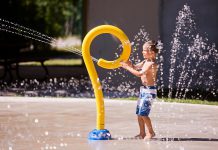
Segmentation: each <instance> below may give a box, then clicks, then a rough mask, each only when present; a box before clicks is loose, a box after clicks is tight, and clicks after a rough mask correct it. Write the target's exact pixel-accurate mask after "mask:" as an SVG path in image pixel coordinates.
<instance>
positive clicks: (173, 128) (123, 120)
mask: <svg viewBox="0 0 218 150" xmlns="http://www.w3.org/2000/svg"><path fill="white" fill-rule="evenodd" d="M0 103H1V104H0V149H1V150H29V149H32V150H51V149H53V150H54V149H57V150H74V149H75V150H111V149H113V150H123V149H127V150H132V149H135V150H142V149H143V150H144V149H147V150H149V149H151V150H156V149H158V150H159V149H172V150H176V149H178V150H185V149H187V150H196V149H198V150H201V149H202V150H207V149H216V148H217V147H218V117H217V114H218V106H208V105H193V104H177V103H166V102H155V103H154V105H153V108H152V112H151V115H150V117H151V119H152V122H153V126H154V130H155V132H156V137H155V138H154V139H153V140H150V141H144V140H138V139H134V138H133V137H134V136H135V135H136V134H138V125H137V120H136V115H135V105H136V102H135V101H123V100H122V101H120V100H108V99H105V112H106V116H105V117H106V118H105V122H106V123H105V128H106V129H108V130H109V131H110V133H111V134H112V138H113V140H109V141H89V140H88V139H87V135H88V133H89V132H90V131H92V130H93V129H94V128H95V127H96V107H95V99H87V98H49V97H48V98H40V97H34V98H33V97H32V98H30V97H0Z"/></svg>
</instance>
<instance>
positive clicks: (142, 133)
mask: <svg viewBox="0 0 218 150" xmlns="http://www.w3.org/2000/svg"><path fill="white" fill-rule="evenodd" d="M138 124H139V130H140V132H139V135H136V136H135V138H139V139H144V137H145V123H144V120H143V118H142V116H139V115H138Z"/></svg>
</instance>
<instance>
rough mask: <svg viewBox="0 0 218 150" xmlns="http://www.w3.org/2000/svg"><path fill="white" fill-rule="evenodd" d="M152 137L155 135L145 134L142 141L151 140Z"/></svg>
mask: <svg viewBox="0 0 218 150" xmlns="http://www.w3.org/2000/svg"><path fill="white" fill-rule="evenodd" d="M153 137H155V133H154V132H153V133H148V134H146V136H145V137H144V140H150V139H152V138H153Z"/></svg>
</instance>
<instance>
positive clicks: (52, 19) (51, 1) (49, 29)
mask: <svg viewBox="0 0 218 150" xmlns="http://www.w3.org/2000/svg"><path fill="white" fill-rule="evenodd" d="M20 1H21V2H20V4H21V8H22V9H20V10H21V11H22V12H23V14H22V15H23V16H25V19H27V20H29V21H30V22H32V23H33V24H34V25H35V26H37V28H40V29H43V31H42V30H41V32H44V33H45V34H49V35H51V36H64V35H65V36H66V35H72V34H81V32H82V28H81V26H82V0H20Z"/></svg>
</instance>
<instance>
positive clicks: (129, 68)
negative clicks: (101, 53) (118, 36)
mask: <svg viewBox="0 0 218 150" xmlns="http://www.w3.org/2000/svg"><path fill="white" fill-rule="evenodd" d="M121 67H122V68H124V69H126V70H128V71H129V72H131V73H132V74H134V75H135V76H137V77H141V76H142V75H143V73H140V71H137V70H136V69H134V66H133V65H129V64H128V63H126V62H121Z"/></svg>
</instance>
